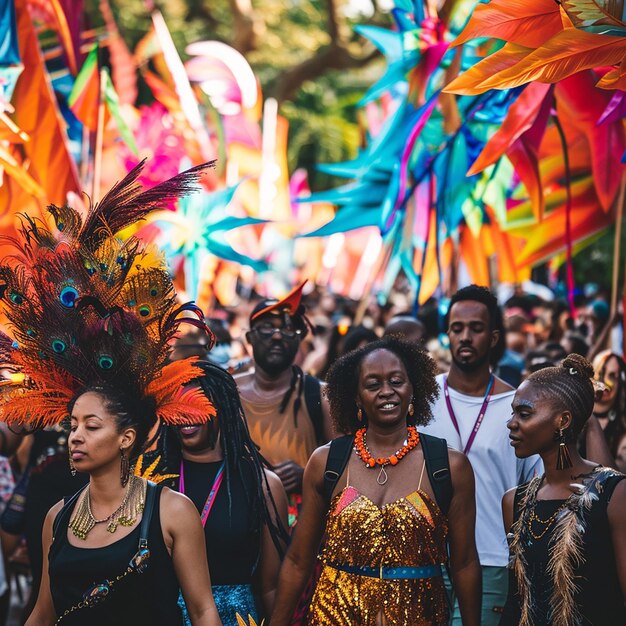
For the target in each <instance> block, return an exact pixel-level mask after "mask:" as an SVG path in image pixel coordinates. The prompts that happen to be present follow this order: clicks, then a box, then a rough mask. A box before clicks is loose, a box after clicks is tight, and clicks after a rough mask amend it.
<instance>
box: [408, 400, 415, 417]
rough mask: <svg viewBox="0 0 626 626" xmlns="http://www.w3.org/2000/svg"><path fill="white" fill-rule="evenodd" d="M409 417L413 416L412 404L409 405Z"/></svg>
mask: <svg viewBox="0 0 626 626" xmlns="http://www.w3.org/2000/svg"><path fill="white" fill-rule="evenodd" d="M409 415H410V416H411V417H413V416H414V415H415V407H414V406H413V402H411V403H410V404H409Z"/></svg>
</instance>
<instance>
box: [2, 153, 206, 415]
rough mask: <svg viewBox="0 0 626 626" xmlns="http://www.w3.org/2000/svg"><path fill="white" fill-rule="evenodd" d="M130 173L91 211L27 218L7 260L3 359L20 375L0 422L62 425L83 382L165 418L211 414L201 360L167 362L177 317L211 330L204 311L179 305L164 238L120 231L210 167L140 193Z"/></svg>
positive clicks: (186, 189)
mask: <svg viewBox="0 0 626 626" xmlns="http://www.w3.org/2000/svg"><path fill="white" fill-rule="evenodd" d="M144 162H145V161H142V162H141V163H140V164H139V165H138V166H137V167H135V168H134V169H133V170H132V171H130V172H129V173H128V174H127V176H126V177H125V178H124V179H123V180H122V181H120V182H118V183H117V184H116V185H115V186H114V187H113V188H112V189H111V190H110V191H109V192H108V193H107V194H106V195H105V196H104V197H103V198H102V200H101V201H100V202H98V203H97V204H95V205H93V206H91V207H90V209H89V210H88V212H87V214H86V215H85V216H84V217H83V216H82V215H81V214H80V213H79V212H78V211H76V210H75V209H73V208H71V207H69V206H63V207H58V206H54V205H51V206H49V207H48V213H49V214H50V215H51V218H52V220H51V223H52V221H53V222H54V228H52V227H49V226H48V224H46V223H44V222H43V221H42V220H39V219H35V218H32V217H29V216H27V215H23V216H21V220H22V225H21V228H20V230H19V232H18V235H17V236H16V237H13V238H9V240H8V241H9V243H10V244H11V245H12V247H13V248H14V253H13V254H11V255H9V256H6V257H5V258H3V259H2V260H1V261H0V309H2V311H3V313H4V315H5V317H6V320H7V321H8V330H9V331H10V333H11V336H9V335H8V334H6V333H4V332H0V367H3V368H5V369H7V370H9V371H10V372H13V373H20V374H22V375H23V376H24V382H23V384H21V385H19V386H18V387H17V388H16V387H15V386H13V387H11V388H10V390H9V391H7V392H5V393H3V394H2V395H1V396H0V419H2V420H3V421H6V422H9V423H15V424H23V425H27V426H30V427H41V426H48V425H51V424H57V423H59V422H60V421H62V420H63V419H64V418H65V417H66V416H67V405H68V403H69V401H70V400H71V399H72V398H73V397H75V396H76V395H77V394H78V393H80V391H81V390H83V389H87V388H93V387H114V388H116V389H119V390H121V391H123V392H124V393H125V394H127V395H128V397H129V398H133V399H142V398H146V400H150V401H151V402H153V403H154V404H155V405H156V415H157V417H159V418H160V419H161V420H163V421H164V422H166V423H168V424H184V423H198V422H203V421H206V420H207V419H209V418H210V417H212V416H214V415H215V409H214V407H213V405H212V404H211V403H210V401H209V400H208V399H207V398H206V397H205V395H204V394H203V393H202V392H201V391H200V390H198V389H184V388H183V385H185V383H187V382H189V381H190V380H193V379H194V378H197V377H198V376H199V375H202V370H200V369H198V368H197V367H196V366H195V365H194V360H195V359H185V360H181V361H175V362H172V363H168V362H167V357H168V353H169V344H170V342H171V340H172V339H173V337H174V336H175V335H176V333H177V330H178V327H179V325H180V324H181V323H183V322H185V323H191V324H194V325H195V326H198V327H200V328H202V329H204V330H205V331H206V332H207V333H208V334H209V336H210V338H211V345H212V339H213V336H212V333H211V332H210V330H209V329H208V328H207V327H206V325H205V324H204V317H203V315H202V311H200V309H199V308H198V307H197V306H196V305H195V304H194V303H187V304H182V305H181V304H179V303H178V302H177V300H176V293H175V291H174V286H173V284H172V280H171V278H170V275H169V272H168V269H167V265H166V263H165V259H164V257H163V255H162V254H161V253H160V251H159V250H158V248H156V246H153V245H151V244H146V243H145V242H142V241H141V240H140V239H138V238H136V237H134V236H131V237H129V238H126V239H125V240H122V239H120V238H119V236H118V235H119V233H120V231H122V230H123V229H125V228H127V227H128V226H132V225H133V224H136V223H137V222H139V221H141V220H142V219H144V218H145V216H146V215H148V214H149V213H150V212H151V211H154V210H158V209H163V208H164V207H166V206H167V205H168V204H169V203H170V202H171V201H173V200H175V199H176V198H179V197H180V196H182V195H185V194H187V193H190V192H192V191H195V190H197V189H198V181H199V178H200V176H201V175H202V173H203V171H204V170H205V169H206V168H207V167H209V166H211V165H212V163H208V164H204V165H200V166H198V167H194V168H192V169H190V170H187V171H186V172H183V173H181V174H178V175H177V176H174V177H173V178H171V179H169V180H167V181H165V182H163V183H161V184H159V185H156V186H155V187H152V188H150V189H144V188H143V187H142V186H141V185H140V184H138V183H137V178H138V176H139V174H140V172H141V170H142V168H143V165H144Z"/></svg>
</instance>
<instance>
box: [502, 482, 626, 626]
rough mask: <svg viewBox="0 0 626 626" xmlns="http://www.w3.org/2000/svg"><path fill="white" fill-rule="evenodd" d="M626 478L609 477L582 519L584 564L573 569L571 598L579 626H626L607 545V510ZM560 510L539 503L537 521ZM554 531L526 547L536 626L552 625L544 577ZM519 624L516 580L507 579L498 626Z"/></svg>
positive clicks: (556, 503)
mask: <svg viewBox="0 0 626 626" xmlns="http://www.w3.org/2000/svg"><path fill="white" fill-rule="evenodd" d="M624 478H626V477H625V476H623V475H622V474H619V473H617V472H615V473H614V475H612V476H610V477H609V478H608V479H607V480H606V482H605V484H604V490H603V491H602V493H601V495H600V497H599V498H598V499H597V500H595V501H594V502H593V504H592V506H591V508H590V509H589V511H588V512H587V514H586V515H585V518H586V530H585V533H584V535H583V546H584V562H583V563H581V564H579V565H578V567H576V569H575V582H576V585H577V586H578V590H579V591H578V593H577V594H576V596H575V601H576V604H577V605H578V608H579V611H580V614H581V617H582V622H581V626H617V625H618V624H626V606H625V605H624V600H625V599H624V596H623V595H622V591H621V588H620V585H619V578H618V575H617V564H616V561H615V550H614V549H613V544H612V542H611V529H610V527H609V520H608V516H607V508H608V505H609V502H610V500H611V496H612V494H613V491H614V490H615V487H616V486H617V484H618V483H619V482H620V481H621V480H623V479H624ZM527 486H528V484H524V485H521V486H519V487H518V488H517V491H516V493H515V506H514V520H515V521H517V519H518V518H519V516H520V514H521V511H520V504H521V500H522V498H523V496H524V493H525V489H526V487H527ZM561 504H563V500H538V501H537V506H536V513H537V516H538V517H539V518H541V519H544V520H545V519H548V518H549V517H550V516H551V515H553V514H554V513H555V512H556V511H557V509H558V508H559V507H560V506H561ZM553 529H554V526H552V529H551V531H549V532H547V533H546V534H545V535H544V536H543V537H542V538H541V539H540V540H533V541H530V542H529V543H528V544H526V545H525V546H524V558H525V560H526V563H527V569H526V571H527V575H528V579H529V581H530V585H531V588H532V590H533V599H534V622H533V623H534V624H537V626H545V625H548V624H550V623H551V622H552V620H551V618H550V614H551V596H552V593H553V591H554V582H553V578H552V576H551V575H550V574H549V573H548V561H549V559H550V553H549V549H550V547H551V545H553V543H554V542H553ZM519 621H520V600H519V596H518V590H517V584H516V580H515V575H514V574H512V575H511V576H510V577H509V596H508V599H507V604H506V606H505V610H504V614H503V616H502V619H501V621H500V626H517V624H519Z"/></svg>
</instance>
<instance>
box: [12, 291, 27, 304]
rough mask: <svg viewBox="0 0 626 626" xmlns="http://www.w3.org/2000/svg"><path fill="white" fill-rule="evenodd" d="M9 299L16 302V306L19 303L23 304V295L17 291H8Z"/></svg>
mask: <svg viewBox="0 0 626 626" xmlns="http://www.w3.org/2000/svg"><path fill="white" fill-rule="evenodd" d="M9 300H11V302H13V304H17V305H18V306H19V305H20V304H24V296H23V295H22V294H21V293H18V292H17V291H11V292H10V293H9Z"/></svg>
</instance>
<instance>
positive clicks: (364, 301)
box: [354, 229, 397, 326]
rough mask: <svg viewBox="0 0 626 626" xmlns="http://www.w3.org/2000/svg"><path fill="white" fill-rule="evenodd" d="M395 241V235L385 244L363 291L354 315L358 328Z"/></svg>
mask: <svg viewBox="0 0 626 626" xmlns="http://www.w3.org/2000/svg"><path fill="white" fill-rule="evenodd" d="M396 230H397V229H396ZM394 239H395V234H394V235H392V236H390V237H388V239H387V241H386V242H383V245H382V248H381V249H380V253H379V255H378V259H377V261H376V264H375V265H374V267H373V268H372V273H371V275H370V279H369V281H368V282H367V284H366V286H365V289H364V290H363V297H362V298H361V300H360V302H359V306H358V307H357V310H356V313H355V314H354V325H355V326H358V325H359V324H360V323H361V322H362V321H363V318H364V317H365V312H366V311H367V307H368V305H369V300H370V296H371V295H372V289H373V288H374V284H375V283H376V278H377V277H378V274H380V272H381V270H382V269H383V268H384V267H386V265H387V263H388V262H389V257H390V255H391V251H392V249H393V243H394Z"/></svg>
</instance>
